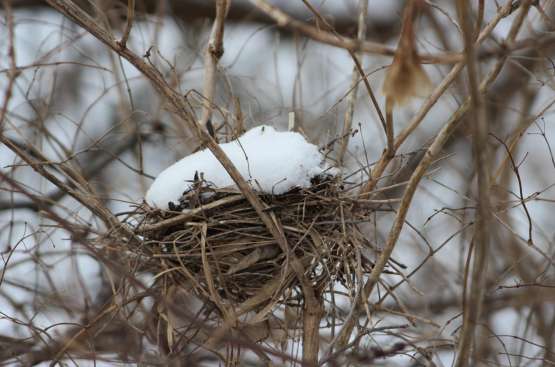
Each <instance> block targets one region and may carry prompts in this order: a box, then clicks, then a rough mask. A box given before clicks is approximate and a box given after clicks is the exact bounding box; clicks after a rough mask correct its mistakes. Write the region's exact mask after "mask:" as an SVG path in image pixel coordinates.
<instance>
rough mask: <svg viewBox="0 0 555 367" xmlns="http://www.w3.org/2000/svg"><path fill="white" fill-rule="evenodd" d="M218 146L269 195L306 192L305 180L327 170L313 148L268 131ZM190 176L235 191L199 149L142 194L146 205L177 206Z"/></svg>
mask: <svg viewBox="0 0 555 367" xmlns="http://www.w3.org/2000/svg"><path fill="white" fill-rule="evenodd" d="M220 147H221V148H222V150H223V151H224V152H225V154H226V155H227V156H228V157H229V159H231V161H232V162H233V164H234V165H235V167H236V168H237V169H238V170H239V172H240V173H241V175H242V176H243V178H244V179H245V180H247V181H248V182H249V183H250V185H251V186H252V187H253V188H254V189H255V190H257V191H262V192H265V193H269V194H274V195H279V194H283V193H285V192H287V191H289V190H290V189H292V188H294V187H303V188H306V187H309V186H310V180H311V178H313V177H314V176H317V175H320V174H323V173H324V172H326V171H327V172H329V170H330V168H329V167H328V166H327V165H326V164H325V162H324V157H323V156H322V154H321V153H320V152H319V151H318V147H317V146H316V145H313V144H310V143H308V142H307V141H306V140H305V138H304V137H303V136H302V135H301V134H299V133H296V132H278V131H276V130H275V129H274V128H273V127H271V126H265V125H262V126H258V127H255V128H253V129H251V130H249V131H247V132H246V133H245V134H243V135H242V136H241V137H239V138H238V139H237V140H233V141H231V142H229V143H225V144H220ZM196 172H198V175H199V176H200V175H201V174H202V175H203V177H204V180H205V181H207V182H208V183H209V184H211V185H213V186H214V187H218V188H223V187H230V186H235V183H234V182H233V180H232V179H231V177H230V176H229V174H228V173H227V171H226V170H225V169H224V167H223V166H222V165H221V164H220V162H219V161H218V160H217V159H216V157H214V155H213V154H212V152H210V151H209V150H208V149H204V150H201V151H199V152H196V153H194V154H191V155H189V156H187V157H185V158H183V159H181V160H180V161H178V162H176V163H174V164H173V165H171V166H170V167H168V168H166V169H165V170H164V171H162V172H161V173H160V174H159V175H158V177H156V180H154V183H153V184H152V186H150V189H149V190H148V192H147V193H146V197H145V199H146V202H147V203H148V204H149V205H151V206H154V207H157V208H160V209H168V203H169V202H170V201H171V202H174V203H175V202H177V201H178V199H179V198H180V197H181V195H182V194H183V192H184V191H187V190H189V189H190V188H191V185H192V182H193V179H194V177H195V173H196Z"/></svg>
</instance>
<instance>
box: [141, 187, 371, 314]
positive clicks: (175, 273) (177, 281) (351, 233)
mask: <svg viewBox="0 0 555 367" xmlns="http://www.w3.org/2000/svg"><path fill="white" fill-rule="evenodd" d="M257 195H258V196H259V198H260V199H261V200H262V201H263V203H264V204H265V206H266V208H265V210H266V212H267V213H268V214H269V215H270V216H271V217H272V218H273V219H274V221H275V222H276V223H277V224H278V227H279V228H280V230H281V231H282V232H283V234H284V235H285V238H286V239H287V243H288V245H289V249H288V251H283V250H282V249H281V248H280V247H279V245H278V243H277V241H276V240H275V238H274V237H273V236H272V235H271V234H270V232H269V231H268V229H267V227H266V226H265V225H264V223H263V222H262V220H261V219H260V217H259V215H258V214H257V213H256V211H255V210H254V209H253V207H252V206H251V205H250V203H249V202H248V201H247V200H246V199H245V198H244V196H243V195H242V194H241V193H240V192H238V191H237V190H232V189H214V188H212V187H210V185H208V184H206V182H200V183H196V184H195V185H194V188H193V189H192V190H190V191H188V192H185V193H184V194H183V196H182V197H181V199H180V200H179V205H170V210H159V209H154V208H151V207H149V206H148V205H146V204H145V205H143V206H142V207H141V208H140V209H139V211H140V212H139V213H138V214H139V215H138V218H139V219H140V223H139V224H138V225H137V227H136V232H137V233H138V234H139V235H140V236H142V238H143V239H144V242H143V243H144V246H142V250H141V251H142V254H141V255H143V256H142V257H143V259H146V264H144V265H146V266H147V269H149V271H151V272H152V273H154V274H156V275H155V277H156V279H157V280H158V281H160V280H164V284H166V285H167V284H172V285H175V286H178V287H183V288H185V289H186V290H188V291H193V292H195V294H196V295H197V296H199V297H201V298H202V299H205V300H209V301H212V302H215V301H216V300H215V299H214V298H218V300H217V301H218V302H225V303H228V304H240V303H244V302H247V303H249V302H251V305H253V306H254V307H253V308H259V307H266V306H268V304H269V303H273V304H288V305H295V304H297V305H299V304H301V303H302V302H301V300H302V292H301V290H300V283H299V280H298V278H297V276H296V275H295V272H294V271H293V270H292V269H291V267H290V259H291V256H295V257H296V258H297V259H298V260H299V261H300V262H301V264H302V265H303V267H304V275H305V277H306V279H308V280H309V281H310V284H311V285H312V287H313V288H314V290H315V292H318V294H322V293H323V292H325V291H326V290H327V289H332V288H330V287H332V286H333V284H337V282H340V283H342V284H343V285H344V286H345V287H347V288H349V289H353V284H354V283H355V282H356V279H355V277H356V276H355V273H356V272H358V274H359V275H360V271H361V270H362V272H363V273H364V272H368V271H369V270H370V267H371V264H370V263H369V261H368V260H366V257H364V256H360V254H361V252H362V251H361V250H362V249H363V248H368V247H369V246H370V245H369V243H368V241H367V240H366V239H365V236H364V235H363V234H362V233H361V232H360V230H359V228H358V225H357V224H358V223H360V222H361V221H366V220H364V218H363V217H362V215H361V213H358V214H357V211H356V210H354V202H353V200H351V199H349V198H348V195H346V194H345V191H344V189H343V185H342V183H341V181H340V180H339V179H338V178H337V177H333V176H320V177H315V178H313V180H312V185H311V186H310V187H309V188H294V189H292V190H290V191H288V192H286V193H284V194H281V195H269V194H263V193H257Z"/></svg>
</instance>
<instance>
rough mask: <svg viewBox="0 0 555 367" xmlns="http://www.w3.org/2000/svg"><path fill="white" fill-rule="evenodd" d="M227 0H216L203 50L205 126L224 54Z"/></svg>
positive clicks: (203, 118)
mask: <svg viewBox="0 0 555 367" xmlns="http://www.w3.org/2000/svg"><path fill="white" fill-rule="evenodd" d="M229 4H230V2H229V0H217V2H216V18H215V19H214V24H213V25H212V32H211V33H210V40H209V41H208V47H207V48H206V51H205V57H204V63H205V66H204V87H203V94H204V98H205V101H204V102H203V109H202V117H201V120H200V124H201V125H202V126H206V124H207V122H208V120H210V117H211V116H212V106H213V105H214V89H215V87H216V73H217V68H218V62H219V61H220V58H221V57H222V55H223V54H224V47H223V38H224V22H225V17H226V14H227V12H228V9H229Z"/></svg>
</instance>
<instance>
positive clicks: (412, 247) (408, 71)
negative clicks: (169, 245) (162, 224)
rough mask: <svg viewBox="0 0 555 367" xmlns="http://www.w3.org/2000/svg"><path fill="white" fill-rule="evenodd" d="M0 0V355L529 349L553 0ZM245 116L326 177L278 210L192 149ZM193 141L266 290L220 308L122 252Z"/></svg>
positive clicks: (393, 361)
mask: <svg viewBox="0 0 555 367" xmlns="http://www.w3.org/2000/svg"><path fill="white" fill-rule="evenodd" d="M2 4H3V7H2V12H1V14H2V23H1V25H0V26H1V28H0V29H1V31H0V35H1V37H0V50H1V51H0V52H1V55H2V58H1V60H2V61H1V66H0V83H1V84H0V90H1V94H0V95H1V96H2V97H1V98H0V162H1V168H0V228H1V232H0V239H1V245H0V254H1V259H2V268H1V271H0V361H1V364H2V365H40V364H43V365H46V364H49V365H88V364H95V365H96V364H106V365H124V364H137V365H175V366H196V365H199V366H202V365H225V366H239V365H241V366H243V365H252V366H258V365H264V366H277V365H303V366H316V365H321V366H343V365H352V366H359V365H360V366H362V365H387V366H451V365H453V366H457V367H459V366H481V365H484V366H486V365H488V366H489V365H493V366H548V365H555V306H554V305H555V291H554V288H555V271H554V270H555V269H554V261H555V258H554V254H555V246H554V240H555V231H554V226H553V223H554V219H553V217H551V215H554V214H555V211H552V210H553V202H554V200H555V198H554V197H553V187H554V186H555V158H554V157H553V149H552V145H551V143H552V141H553V139H554V138H555V135H554V132H553V131H554V129H553V127H552V126H551V123H552V122H554V121H555V120H554V118H553V105H554V104H555V93H553V88H554V86H555V83H554V79H553V75H554V72H555V70H554V69H555V66H554V64H553V61H552V55H553V53H554V51H555V48H554V45H555V38H554V37H553V32H554V31H555V17H554V15H555V7H554V4H553V1H551V0H545V1H532V0H516V1H512V0H499V1H484V0H476V1H465V0H456V1H446V0H437V1H428V0H407V1H387V0H384V1H369V0H350V1H330V0H328V1H316V0H312V1H310V0H302V1H293V0H290V1H285V0H282V1H272V2H270V1H267V0H249V1H247V0H245V1H241V0H233V1H232V0H212V1H209V0H206V1H201V0H183V1H174V0H170V1H148V0H136V1H135V0H128V1H107V0H103V1H81V0H46V1H31V0H21V1H18V0H4V1H3V2H2ZM261 124H267V125H273V126H275V127H276V128H278V129H281V130H286V129H291V130H295V131H298V132H300V133H301V134H303V135H304V136H305V137H306V138H307V139H308V140H309V141H310V142H313V143H315V144H318V145H319V146H320V147H321V148H322V151H323V152H324V153H325V154H326V156H327V158H328V159H329V160H330V161H331V162H333V164H334V165H335V166H336V167H338V168H339V169H340V172H341V179H342V181H341V184H340V185H338V186H337V187H335V186H334V190H339V191H333V195H334V196H333V198H334V200H329V201H326V200H327V199H329V197H326V196H325V195H323V194H321V192H319V191H317V190H316V191H314V192H312V193H311V195H312V196H310V197H311V200H315V199H314V198H315V197H317V198H318V200H322V202H321V203H319V202H317V201H313V202H311V205H313V206H309V207H310V208H311V209H310V210H312V212H311V214H310V215H309V216H307V217H306V218H305V217H303V220H299V221H298V223H297V224H298V227H296V226H295V223H291V222H286V224H285V226H287V227H288V228H289V229H287V230H285V229H284V225H283V223H281V222H280V220H277V219H276V216H277V217H279V208H278V207H279V205H285V204H283V203H284V202H288V201H287V200H289V199H282V201H276V202H275V205H274V206H272V205H269V204H268V200H267V198H265V197H264V196H263V195H259V194H258V193H257V192H256V191H254V190H253V189H252V188H251V187H250V186H249V185H248V184H247V182H246V181H245V178H244V177H242V176H241V174H240V173H239V171H237V169H236V168H235V167H234V166H233V164H232V162H231V161H230V160H229V158H228V157H227V156H226V155H225V153H224V152H223V150H222V149H221V148H220V145H219V144H218V143H221V142H227V141H229V140H231V139H233V138H235V137H237V136H239V135H240V134H241V133H242V132H243V131H245V130H247V129H248V128H250V127H253V126H258V125H261ZM204 148H207V149H209V150H210V151H211V152H212V153H213V154H214V155H215V156H216V158H217V159H218V160H219V161H220V162H221V163H222V165H223V166H224V167H225V169H226V170H227V172H228V173H229V174H230V176H231V177H232V178H233V180H234V182H235V183H236V185H237V190H235V191H234V193H233V197H234V198H238V199H237V200H239V199H240V200H242V201H241V210H242V211H244V213H247V214H245V215H248V217H249V218H251V219H252V218H255V219H253V221H255V222H252V223H255V224H252V223H249V224H248V226H246V225H243V226H239V225H238V226H237V228H238V231H240V230H245V231H246V230H250V228H255V230H256V233H257V235H258V234H259V233H263V235H260V236H266V237H264V238H263V239H260V242H261V243H266V242H267V241H270V242H271V243H272V244H273V245H275V248H276V249H278V250H279V251H280V252H279V253H280V254H281V256H282V257H280V258H279V259H280V261H279V262H274V263H273V264H272V266H271V267H269V268H265V269H264V272H262V271H261V273H263V274H264V276H266V277H268V278H271V276H272V274H275V273H276V272H277V271H279V270H283V272H284V273H286V274H288V276H290V278H289V279H288V283H287V287H281V285H283V283H280V282H277V281H276V282H274V283H272V284H273V285H272V287H274V288H271V292H268V293H264V292H258V293H257V292H253V293H252V294H251V293H244V294H242V293H241V292H242V291H243V290H245V289H251V288H252V286H253V284H251V282H250V281H248V280H245V282H248V283H249V284H244V285H242V284H234V292H235V294H234V295H233V297H230V299H229V300H228V301H229V302H227V301H226V302H225V305H222V304H219V303H218V302H219V297H217V296H216V295H215V293H210V292H211V291H212V290H211V289H210V288H209V287H208V286H206V287H205V286H202V287H201V286H198V287H197V286H190V284H189V286H188V285H187V284H185V283H186V282H185V283H184V282H173V283H172V281H170V280H168V279H169V278H167V277H165V276H164V274H165V272H167V271H171V267H172V266H180V265H179V264H178V265H175V264H176V263H171V264H170V265H171V266H168V264H167V263H164V264H163V266H161V267H154V268H153V267H152V266H150V265H151V264H152V261H150V260H152V259H145V256H149V255H148V254H150V253H151V252H152V251H150V249H151V247H149V246H152V242H151V241H152V239H153V238H154V237H152V236H151V237H149V236H148V235H145V232H144V231H143V232H141V228H142V227H141V225H143V223H141V222H140V221H139V220H140V219H141V218H142V219H145V217H141V216H137V213H143V212H141V210H143V209H144V206H143V197H144V194H145V192H146V190H147V189H148V187H149V186H150V184H151V183H152V180H153V179H154V177H155V176H156V174H157V173H158V172H160V171H161V170H162V169H164V168H165V167H167V166H168V165H170V164H171V163H173V162H174V161H175V160H176V159H179V158H181V157H183V156H184V155H187V154H190V153H192V152H195V151H198V150H199V149H204ZM326 190H327V186H326ZM297 194H298V193H297V192H295V195H297ZM226 195H227V194H226ZM220 198H221V197H219V196H218V199H220ZM337 198H340V199H337ZM301 199H303V198H301ZM226 200H227V199H226ZM302 201H303V200H298V197H297V196H295V203H296V205H297V204H298V205H299V207H300V205H301V204H299V203H301V202H302ZM346 203H348V205H349V207H348V211H345V213H348V215H344V214H345V213H343V208H344V205H346ZM219 204H221V203H219ZM224 204H226V205H227V202H225V203H224ZM319 205H327V206H326V207H325V209H321V207H320V206H319ZM332 205H333V206H332ZM200 207H202V205H201V206H200ZM222 207H223V206H222ZM299 207H297V208H296V210H295V211H291V212H287V211H284V212H286V213H289V214H288V215H289V217H288V218H289V219H291V218H293V217H294V216H297V215H298V216H300V215H304V214H303V213H304V212H303V211H302V210H297V209H299ZM138 208H142V209H138ZM214 208H218V210H219V207H218V206H216V205H213V207H212V209H214ZM234 208H235V207H234ZM332 209H333V210H332ZM223 210H225V208H224V209H223ZM320 210H321V211H322V212H325V213H327V214H326V215H328V214H329V216H330V217H333V216H334V215H336V214H337V213H340V214H341V215H339V217H341V216H343V217H341V218H343V219H338V220H337V221H334V222H333V223H332V224H329V227H328V224H327V223H328V222H325V223H324V224H322V223H320V224H319V225H320V227H318V225H316V226H314V231H315V232H317V233H322V232H325V231H326V230H327V229H329V230H330V233H331V232H333V236H337V235H338V234H341V233H344V237H342V238H343V240H344V241H345V243H348V246H344V247H342V248H341V249H340V250H337V248H334V249H333V251H331V252H332V256H334V260H333V261H334V264H335V265H334V266H336V267H337V269H340V271H339V270H338V271H337V272H336V273H334V272H330V273H329V275H330V277H329V279H328V278H326V281H328V280H331V281H329V282H327V283H321V284H325V287H323V289H321V288H318V287H317V286H316V285H315V283H314V282H312V278H310V276H312V275H311V274H313V273H314V269H315V267H314V264H315V263H318V261H320V260H319V259H320V258H319V256H318V254H316V255H314V254H313V253H311V256H312V257H311V259H312V260H311V261H312V263H311V264H308V262H307V261H305V260H306V259H305V258H303V256H304V254H305V253H310V252H311V248H310V243H309V244H308V245H306V243H304V242H303V241H304V240H305V238H306V237H307V236H314V234H313V233H314V232H310V231H311V230H312V229H313V227H312V225H311V224H310V223H309V222H310V221H308V222H307V221H306V220H308V219H310V220H311V221H313V222H315V221H316V219H315V218H317V217H318V215H319V214H320V213H319V211H320ZM199 211H202V212H203V213H205V214H206V213H211V212H210V211H208V210H206V211H204V209H202V208H201V209H199ZM212 213H213V214H212V215H213V216H214V217H218V218H220V217H224V218H227V217H225V215H226V213H220V212H218V213H217V214H214V212H212ZM330 213H332V214H330ZM352 213H356V215H352V216H351V214H352ZM156 215H157V216H159V217H156V218H158V219H157V220H160V221H164V220H167V219H168V216H167V215H166V214H165V213H159V212H157V213H156ZM344 217H348V219H349V220H350V221H351V222H352V223H351V222H349V225H348V226H345V225H344V224H345V222H341V220H345V219H344ZM148 218H149V220H151V217H148ZM333 218H335V217H333ZM305 219H306V220H305ZM201 222H202V221H201ZM201 222H198V223H196V224H195V225H202V223H201ZM354 222H356V223H355V224H353V223H354ZM199 223H200V224H199ZM330 223H331V222H330ZM151 224H152V222H149V225H151ZM341 224H343V226H342V225H341ZM156 228H158V227H156ZM226 228H227V227H226ZM245 228H246V229H245ZM291 228H293V229H294V230H295V231H296V232H295V236H289V235H288V234H287V231H289V230H291ZM303 229H306V232H303ZM342 231H343V232H342ZM347 231H349V233H347ZM359 231H360V232H359ZM197 232H198V233H197ZM197 232H194V233H195V234H194V236H197V235H198V236H201V234H202V233H203V232H202V231H200V230H199V231H197ZM191 233H193V232H191ZM199 233H201V234H199ZM204 234H205V235H206V233H204ZM361 234H363V235H361ZM190 235H191V236H193V234H190ZM168 238H171V236H168V235H167V234H166V233H164V234H163V235H162V234H160V235H159V236H158V237H156V238H155V240H157V241H158V240H159V241H168ZM191 238H192V237H191ZM191 238H187V239H186V240H184V241H182V242H183V243H184V244H187V243H189V242H195V241H194V238H193V240H191ZM260 238H262V237H260ZM292 238H294V239H295V240H293V239H292ZM204 239H206V238H204ZM310 240H311V241H317V240H315V239H314V238H312V237H311V238H310ZM208 241H211V240H210V237H208ZM217 241H220V242H218V244H219V245H221V246H226V243H225V242H226V241H228V237H225V238H223V237H218V240H217ZM222 241H223V242H222ZM230 241H231V240H230ZM292 242H296V244H299V243H302V244H303V246H308V247H302V246H300V247H302V251H300V250H298V248H296V249H293V250H291V249H292V248H293V247H295V243H292ZM340 242H341V241H336V242H335V243H340ZM214 243H216V240H214ZM323 243H325V241H324V242H323ZM351 245H352V246H351ZM300 247H299V248H300ZM145 249H146V250H148V251H146V250H145ZM149 251H150V252H149ZM334 251H335V252H334ZM243 255H244V253H243V252H241V256H243ZM274 255H275V254H274ZM274 255H272V256H274ZM202 256H205V254H204V252H203V253H202V255H199V258H200V259H201V260H200V262H199V263H198V264H197V265H198V268H199V269H203V266H204V265H206V267H205V268H204V269H203V270H202V271H204V272H205V274H208V275H209V276H208V277H205V278H203V281H206V279H208V281H207V282H208V283H210V282H211V281H212V280H211V276H218V274H217V271H218V269H217V268H218V266H219V265H218V262H217V261H213V260H210V261H208V260H206V259H205V258H204V257H202ZM245 256H249V255H245ZM257 256H259V255H257ZM264 260H268V258H264ZM249 261H251V260H249ZM252 261H254V262H256V261H257V260H252ZM187 264H188V263H187ZM249 264H251V263H249ZM182 265H183V268H184V269H186V265H185V264H182ZM309 269H310V270H309ZM199 271H200V270H199ZM311 272H312V273H311ZM258 275H259V274H258ZM332 275H333V277H332ZM336 277H337V278H336ZM339 278H341V279H339ZM191 279H193V283H194V281H195V280H197V279H200V278H195V277H191ZM245 279H247V278H245ZM249 279H253V281H252V282H253V283H256V282H257V281H258V279H259V278H256V277H254V278H249ZM224 280H225V279H224V277H222V278H218V279H217V281H216V282H214V284H217V285H218V286H221V287H224V286H223V285H221V284H223V283H225V282H224ZM210 284H212V283H210ZM257 286H258V284H257ZM259 288H264V285H262V286H260V287H259ZM205 290H206V292H205V293H206V294H205V295H204V296H203V295H202V294H200V293H202V292H203V291H205ZM237 292H239V293H237ZM279 292H283V293H279ZM286 293H287V294H286ZM257 297H258V298H257ZM264 297H265V298H264ZM231 299H233V301H231ZM278 299H279V300H280V301H279V302H278ZM249 302H251V303H249ZM238 305H240V306H241V307H242V308H241V307H240V306H238ZM253 305H254V306H253ZM251 306H252V307H251Z"/></svg>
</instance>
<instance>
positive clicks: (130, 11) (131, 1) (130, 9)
mask: <svg viewBox="0 0 555 367" xmlns="http://www.w3.org/2000/svg"><path fill="white" fill-rule="evenodd" d="M134 18H135V0H128V2H127V23H126V25H125V30H124V31H123V36H122V37H121V40H120V41H119V44H120V46H121V47H122V48H125V47H126V46H127V40H128V39H129V34H130V33H131V27H132V26H133V19H134Z"/></svg>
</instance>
